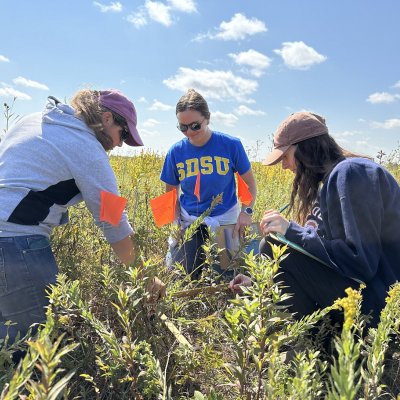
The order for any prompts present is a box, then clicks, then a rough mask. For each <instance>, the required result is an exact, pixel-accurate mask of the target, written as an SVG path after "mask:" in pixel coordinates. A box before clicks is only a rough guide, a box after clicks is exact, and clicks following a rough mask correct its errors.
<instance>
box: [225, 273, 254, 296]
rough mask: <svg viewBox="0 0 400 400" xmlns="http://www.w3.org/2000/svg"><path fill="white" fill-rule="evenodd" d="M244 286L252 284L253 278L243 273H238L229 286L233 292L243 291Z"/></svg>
mask: <svg viewBox="0 0 400 400" xmlns="http://www.w3.org/2000/svg"><path fill="white" fill-rule="evenodd" d="M242 286H251V279H250V278H249V277H248V276H246V275H243V274H239V275H236V276H235V277H234V278H233V279H232V280H231V281H230V282H229V288H230V289H231V290H232V292H233V293H242V292H243V291H242Z"/></svg>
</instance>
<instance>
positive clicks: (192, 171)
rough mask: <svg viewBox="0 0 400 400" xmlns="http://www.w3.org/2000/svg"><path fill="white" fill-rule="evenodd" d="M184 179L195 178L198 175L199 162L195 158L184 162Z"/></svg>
mask: <svg viewBox="0 0 400 400" xmlns="http://www.w3.org/2000/svg"><path fill="white" fill-rule="evenodd" d="M186 168H187V173H186V178H189V177H191V176H196V175H197V174H198V173H199V160H198V159H197V158H190V159H189V160H186Z"/></svg>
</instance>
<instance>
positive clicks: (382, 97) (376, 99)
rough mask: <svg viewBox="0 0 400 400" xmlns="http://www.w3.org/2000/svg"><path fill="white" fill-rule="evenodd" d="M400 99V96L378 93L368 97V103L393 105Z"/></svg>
mask: <svg viewBox="0 0 400 400" xmlns="http://www.w3.org/2000/svg"><path fill="white" fill-rule="evenodd" d="M398 99H400V95H399V94H390V93H387V92H376V93H372V94H370V95H369V96H368V99H367V101H368V102H369V103H372V104H381V103H393V102H394V101H396V100H398Z"/></svg>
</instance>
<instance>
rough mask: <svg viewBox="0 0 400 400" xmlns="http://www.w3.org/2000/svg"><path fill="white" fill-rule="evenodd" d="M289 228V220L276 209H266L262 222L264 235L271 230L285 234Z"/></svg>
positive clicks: (261, 227)
mask: <svg viewBox="0 0 400 400" xmlns="http://www.w3.org/2000/svg"><path fill="white" fill-rule="evenodd" d="M288 228H289V221H288V220H287V219H286V218H285V217H283V216H282V214H280V213H279V212H278V211H276V210H268V211H266V212H265V213H264V216H263V217H262V219H261V222H260V229H261V232H262V233H263V234H264V235H268V234H269V233H271V232H279V233H281V234H282V235H285V234H286V231H287V230H288Z"/></svg>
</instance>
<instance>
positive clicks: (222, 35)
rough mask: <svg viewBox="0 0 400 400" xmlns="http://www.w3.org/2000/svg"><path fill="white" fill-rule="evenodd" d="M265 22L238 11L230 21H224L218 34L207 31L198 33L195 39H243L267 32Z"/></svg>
mask: <svg viewBox="0 0 400 400" xmlns="http://www.w3.org/2000/svg"><path fill="white" fill-rule="evenodd" d="M267 30H268V29H267V27H266V26H265V24H264V22H262V21H260V20H259V19H257V18H252V19H248V18H247V17H246V16H245V15H243V14H240V13H236V14H235V15H234V16H233V17H232V19H231V20H230V21H228V22H226V21H222V22H221V24H220V26H219V28H218V32H217V33H216V34H212V33H206V34H200V35H198V36H197V37H196V38H195V39H194V40H195V41H201V40H203V39H218V40H243V39H244V38H246V36H252V35H255V34H257V33H261V32H267Z"/></svg>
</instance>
